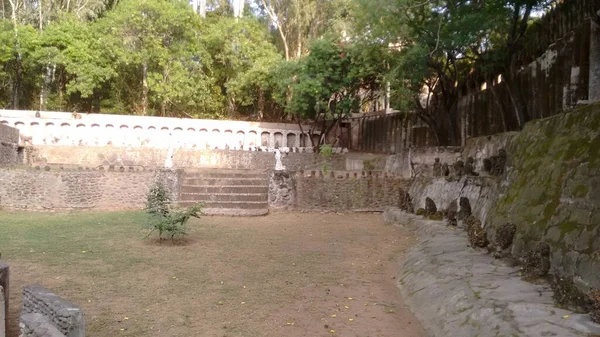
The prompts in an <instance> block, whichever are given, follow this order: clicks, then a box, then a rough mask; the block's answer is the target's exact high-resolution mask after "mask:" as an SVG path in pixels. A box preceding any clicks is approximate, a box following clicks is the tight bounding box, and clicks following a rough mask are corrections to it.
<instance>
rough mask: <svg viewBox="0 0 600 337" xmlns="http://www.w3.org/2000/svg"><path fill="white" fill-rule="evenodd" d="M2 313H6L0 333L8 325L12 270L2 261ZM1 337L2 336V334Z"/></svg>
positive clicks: (2, 316) (0, 271) (0, 296)
mask: <svg viewBox="0 0 600 337" xmlns="http://www.w3.org/2000/svg"><path fill="white" fill-rule="evenodd" d="M0 288H2V293H0V301H1V302H2V303H0V307H2V309H0V311H4V315H0V331H2V329H3V328H5V327H6V326H7V325H8V299H9V298H10V296H9V295H10V268H9V267H8V265H7V264H6V263H4V262H2V261H0ZM0 337H2V334H1V333H0Z"/></svg>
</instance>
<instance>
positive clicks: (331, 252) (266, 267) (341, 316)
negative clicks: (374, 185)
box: [0, 211, 425, 337]
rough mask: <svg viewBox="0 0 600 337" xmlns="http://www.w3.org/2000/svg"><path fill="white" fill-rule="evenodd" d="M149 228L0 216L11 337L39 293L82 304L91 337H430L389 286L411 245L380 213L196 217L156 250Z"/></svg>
mask: <svg viewBox="0 0 600 337" xmlns="http://www.w3.org/2000/svg"><path fill="white" fill-rule="evenodd" d="M145 218H146V216H145V214H144V213H141V212H111V213H108V212H106V213H92V212H81V213H79V212H77V213H24V212H6V211H2V212H0V252H1V253H2V259H3V260H4V261H5V262H7V263H8V264H9V265H10V268H11V294H10V299H11V303H10V304H11V309H10V313H9V318H10V327H9V331H8V337H17V336H18V331H17V330H18V327H17V325H18V315H19V312H20V305H21V290H22V287H23V286H24V285H27V284H34V283H37V284H41V285H43V286H45V287H47V288H49V289H51V290H52V291H54V292H55V293H57V294H59V295H61V296H64V297H65V298H67V299H69V300H70V301H72V302H74V303H76V304H78V305H80V306H81V307H82V308H83V309H84V311H85V317H86V325H87V336H90V337H95V336H161V337H174V336H182V337H184V336H185V337H187V336H371V337H373V336H401V337H404V336H424V335H425V334H424V333H423V331H422V329H421V327H420V325H419V323H418V322H417V321H416V320H415V319H414V317H413V316H412V315H411V314H410V313H409V312H407V311H406V309H404V307H403V306H402V303H401V299H400V298H399V296H398V292H397V290H396V288H395V280H394V278H395V276H396V275H397V270H396V268H397V263H396V262H397V259H398V257H399V256H400V255H401V253H402V251H403V250H404V249H406V248H408V247H410V245H411V243H412V242H413V241H414V238H413V237H411V236H410V235H409V234H408V233H407V232H406V231H404V230H403V229H401V228H399V227H395V226H391V225H386V224H384V223H383V220H382V216H381V215H380V214H345V215H337V214H316V213H315V214H310V213H287V214H283V213H275V214H272V215H269V216H266V217H257V218H229V217H203V218H201V219H194V218H192V220H190V223H189V224H190V226H189V227H190V235H189V236H188V237H187V238H186V239H185V240H184V241H180V242H178V243H176V244H171V243H170V242H167V243H163V244H162V245H159V244H158V243H157V242H156V240H153V239H145V240H143V239H142V238H143V237H144V236H145V234H146V232H145V230H143V229H142V224H143V223H144V221H145Z"/></svg>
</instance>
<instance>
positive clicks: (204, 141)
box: [198, 128, 209, 149]
mask: <svg viewBox="0 0 600 337" xmlns="http://www.w3.org/2000/svg"><path fill="white" fill-rule="evenodd" d="M198 132H199V133H200V143H199V147H200V148H201V149H206V148H208V147H209V143H208V130H207V129H205V128H202V129H200V131H198Z"/></svg>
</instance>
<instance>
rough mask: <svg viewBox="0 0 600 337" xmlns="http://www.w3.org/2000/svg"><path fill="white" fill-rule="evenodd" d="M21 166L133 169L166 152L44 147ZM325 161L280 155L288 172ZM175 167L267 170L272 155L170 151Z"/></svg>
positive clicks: (337, 161)
mask: <svg viewBox="0 0 600 337" xmlns="http://www.w3.org/2000/svg"><path fill="white" fill-rule="evenodd" d="M24 152H25V154H24V155H23V157H24V164H26V165H29V166H32V167H35V166H40V167H44V166H46V165H48V166H50V167H57V168H59V167H61V166H62V167H77V166H84V167H96V166H101V165H105V166H110V165H113V166H115V167H117V168H118V167H121V166H124V167H128V166H134V167H136V168H156V167H164V166H165V161H166V159H167V156H168V154H169V150H168V149H155V148H128V147H110V146H104V147H88V146H47V145H38V146H34V147H26V148H25V151H24ZM344 160H345V158H344V154H341V153H340V154H334V155H333V157H332V158H330V160H329V161H330V162H332V165H335V167H336V168H341V166H343V165H344V164H345V162H344ZM325 161H326V160H325V159H324V158H323V157H322V156H321V155H320V154H317V153H312V151H311V152H291V153H283V155H282V163H283V165H285V166H286V167H287V168H288V169H290V170H300V169H304V168H308V167H313V166H314V167H318V166H322V165H323V163H324V162H325ZM172 165H173V166H172V167H174V168H227V169H250V170H269V169H273V168H274V167H275V154H274V153H273V152H265V151H236V150H197V149H183V148H180V149H176V150H173V152H172Z"/></svg>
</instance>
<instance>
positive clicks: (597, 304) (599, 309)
mask: <svg viewBox="0 0 600 337" xmlns="http://www.w3.org/2000/svg"><path fill="white" fill-rule="evenodd" d="M590 297H591V300H592V310H591V311H590V318H591V319H592V321H594V322H596V323H598V324H600V290H599V289H594V290H592V291H591V292H590Z"/></svg>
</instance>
